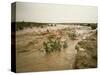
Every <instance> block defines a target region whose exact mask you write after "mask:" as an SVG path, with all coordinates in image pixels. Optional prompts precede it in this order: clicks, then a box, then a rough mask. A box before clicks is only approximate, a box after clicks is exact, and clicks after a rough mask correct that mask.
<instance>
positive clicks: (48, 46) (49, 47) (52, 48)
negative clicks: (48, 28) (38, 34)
mask: <svg viewBox="0 0 100 75" xmlns="http://www.w3.org/2000/svg"><path fill="white" fill-rule="evenodd" d="M63 43H64V44H62V43H61V40H60V39H56V38H54V37H52V36H49V37H48V40H47V41H46V42H45V41H44V43H43V46H44V49H45V52H46V53H47V54H49V53H52V52H56V51H59V52H60V51H61V48H63V49H65V48H67V47H68V45H67V42H66V41H64V42H63Z"/></svg>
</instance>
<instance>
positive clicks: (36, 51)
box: [16, 25, 92, 72]
mask: <svg viewBox="0 0 100 75" xmlns="http://www.w3.org/2000/svg"><path fill="white" fill-rule="evenodd" d="M65 28H70V29H71V28H72V30H73V29H74V30H75V32H76V35H77V38H76V39H75V40H72V39H70V37H68V36H67V34H64V35H63V36H62V38H61V39H62V40H63V38H65V39H66V38H67V43H68V48H66V49H65V50H61V51H60V52H53V53H51V54H46V53H45V51H44V50H43V47H42V43H43V41H45V40H46V38H47V36H48V35H49V34H46V35H41V33H43V32H45V31H46V30H47V29H48V30H49V31H50V32H52V34H54V32H55V31H57V30H58V29H59V30H62V29H65ZM66 31H67V30H64V32H66ZM68 31H69V30H68ZM91 31H92V30H91V29H90V28H89V27H87V26H70V25H64V26H63V25H58V26H56V27H45V28H35V27H33V28H31V29H30V28H27V29H25V30H20V31H17V34H16V37H17V38H16V47H17V50H16V71H17V72H26V71H48V70H67V69H74V68H73V67H74V63H75V57H76V54H77V50H76V49H75V46H76V45H77V43H78V42H79V41H81V40H82V39H84V38H85V37H87V36H89V35H90V34H89V33H90V32H91ZM69 32H71V31H69Z"/></svg>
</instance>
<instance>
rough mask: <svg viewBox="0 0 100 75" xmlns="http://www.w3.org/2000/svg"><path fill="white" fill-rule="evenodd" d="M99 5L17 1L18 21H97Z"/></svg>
mask: <svg viewBox="0 0 100 75" xmlns="http://www.w3.org/2000/svg"><path fill="white" fill-rule="evenodd" d="M97 16H98V15H97V7H95V6H78V5H77V6H76V5H61V4H60V5H59V4H40V3H23V2H21V3H20V2H18V3H16V21H29V22H58V23H59V22H66V23H67V22H69V23H70V22H82V23H84V22H85V23H91V22H92V23H96V22H97Z"/></svg>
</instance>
